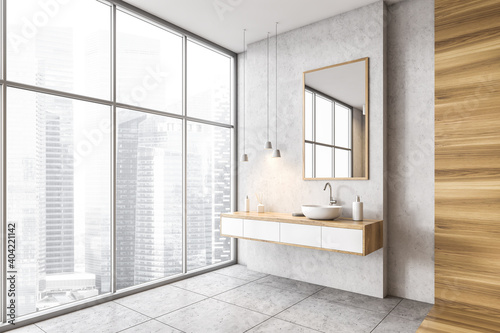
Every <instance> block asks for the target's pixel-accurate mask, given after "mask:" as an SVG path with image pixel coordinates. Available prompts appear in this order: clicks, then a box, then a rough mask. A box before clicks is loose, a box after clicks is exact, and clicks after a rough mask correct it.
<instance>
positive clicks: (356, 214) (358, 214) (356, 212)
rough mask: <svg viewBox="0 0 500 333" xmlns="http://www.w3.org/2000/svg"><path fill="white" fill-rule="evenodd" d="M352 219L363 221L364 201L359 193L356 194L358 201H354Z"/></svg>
mask: <svg viewBox="0 0 500 333" xmlns="http://www.w3.org/2000/svg"><path fill="white" fill-rule="evenodd" d="M352 219H353V221H363V203H362V202H361V200H360V198H359V195H357V196H356V201H355V202H353V203H352Z"/></svg>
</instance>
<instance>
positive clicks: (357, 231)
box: [221, 212, 383, 256]
mask: <svg viewBox="0 0 500 333" xmlns="http://www.w3.org/2000/svg"><path fill="white" fill-rule="evenodd" d="M221 235H222V236H227V237H235V238H242V239H250V240H256V241H266V242H272V243H277V244H283V245H292V246H300V247H307V248H313V249H318V250H325V251H335V252H342V253H348V254H355V255H361V256H366V255H368V254H370V253H372V252H374V251H376V250H378V249H381V248H382V247H383V221H380V220H363V221H359V222H358V221H352V220H351V219H346V218H339V219H336V220H334V221H324V220H311V219H308V218H306V217H292V216H291V215H290V214H281V213H254V212H236V213H231V214H222V216H221Z"/></svg>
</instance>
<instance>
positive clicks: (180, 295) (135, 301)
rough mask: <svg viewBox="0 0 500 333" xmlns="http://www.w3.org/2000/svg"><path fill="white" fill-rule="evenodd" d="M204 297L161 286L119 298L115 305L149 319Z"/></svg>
mask: <svg viewBox="0 0 500 333" xmlns="http://www.w3.org/2000/svg"><path fill="white" fill-rule="evenodd" d="M205 298H206V297H205V296H202V295H199V294H196V293H193V292H191V291H187V290H184V289H180V288H175V287H172V286H163V287H159V288H155V289H151V290H147V291H143V292H141V293H138V294H135V295H131V296H127V297H123V298H119V299H117V300H115V302H116V303H118V304H121V305H124V306H126V307H127V308H130V309H132V310H135V311H137V312H140V313H142V314H145V315H147V316H149V317H152V318H154V317H158V316H161V315H163V314H166V313H169V312H172V311H174V310H177V309H180V308H182V307H184V306H186V305H190V304H193V303H195V302H199V301H201V300H203V299H205Z"/></svg>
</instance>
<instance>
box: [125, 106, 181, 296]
mask: <svg viewBox="0 0 500 333" xmlns="http://www.w3.org/2000/svg"><path fill="white" fill-rule="evenodd" d="M117 124H118V137H117V162H116V283H117V289H122V288H126V287H130V286H134V285H138V284H141V283H144V282H148V281H151V280H155V279H159V278H163V277H166V276H170V275H174V274H178V273H182V121H181V120H179V119H173V118H169V117H162V116H157V115H151V114H144V113H141V112H135V111H128V110H118V112H117Z"/></svg>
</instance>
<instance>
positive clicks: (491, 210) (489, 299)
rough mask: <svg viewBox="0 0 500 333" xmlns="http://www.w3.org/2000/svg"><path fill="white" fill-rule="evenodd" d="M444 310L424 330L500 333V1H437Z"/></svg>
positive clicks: (439, 259) (438, 256) (439, 300)
mask: <svg viewBox="0 0 500 333" xmlns="http://www.w3.org/2000/svg"><path fill="white" fill-rule="evenodd" d="M435 38H436V41H435V71H436V72H435V75H436V76H435V80H436V82H435V84H436V85H435V86H436V88H435V89H436V92H435V114H436V115H435V117H436V118H435V133H436V134H435V135H436V137H435V139H436V157H435V168H436V170H435V177H436V186H435V188H436V190H435V191H436V192H435V195H436V199H435V200H436V203H435V211H436V224H435V243H436V245H435V246H436V248H435V268H436V269H435V289H436V306H435V307H434V308H433V310H432V311H431V312H430V314H429V316H428V317H427V318H426V320H425V321H424V323H423V324H422V326H421V328H420V329H419V332H500V1H499V0H467V1H464V0H435Z"/></svg>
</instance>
